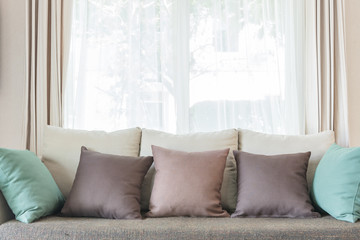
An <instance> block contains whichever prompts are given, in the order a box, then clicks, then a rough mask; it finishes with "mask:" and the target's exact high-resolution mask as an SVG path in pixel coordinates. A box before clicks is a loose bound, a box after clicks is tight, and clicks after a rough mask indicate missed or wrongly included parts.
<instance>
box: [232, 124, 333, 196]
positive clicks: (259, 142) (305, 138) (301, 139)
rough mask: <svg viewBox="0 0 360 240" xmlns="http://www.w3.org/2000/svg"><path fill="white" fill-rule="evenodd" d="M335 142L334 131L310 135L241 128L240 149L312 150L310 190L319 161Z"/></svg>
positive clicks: (265, 152) (268, 151)
mask: <svg viewBox="0 0 360 240" xmlns="http://www.w3.org/2000/svg"><path fill="white" fill-rule="evenodd" d="M334 142H335V135H334V132H333V131H324V132H321V133H317V134H309V135H276V134H265V133H259V132H254V131H250V130H245V129H239V150H242V151H244V152H249V153H255V154H263V155H276V154H288V153H299V152H307V151H310V152H311V156H310V160H309V165H308V171H307V181H308V186H309V190H310V188H311V186H312V181H313V179H314V174H315V170H316V167H317V165H318V164H319V161H320V160H321V158H322V156H323V155H324V154H325V152H326V150H327V149H328V148H329V147H330V146H331V145H332V144H333V143H334Z"/></svg>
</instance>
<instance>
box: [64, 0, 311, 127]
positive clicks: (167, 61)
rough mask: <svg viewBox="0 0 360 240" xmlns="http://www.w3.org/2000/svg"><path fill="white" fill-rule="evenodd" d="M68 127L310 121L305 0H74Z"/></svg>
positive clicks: (286, 124) (259, 124)
mask: <svg viewBox="0 0 360 240" xmlns="http://www.w3.org/2000/svg"><path fill="white" fill-rule="evenodd" d="M73 9H74V11H73V25H72V39H71V51H70V63H69V71H68V78H67V86H66V98H65V111H64V116H65V119H64V120H65V127H70V128H80V129H104V130H116V129H121V128H128V127H135V126H140V127H146V128H154V129H160V130H165V131H169V132H177V133H185V132H191V131H213V130H220V129H225V128H238V127H241V128H248V129H253V130H258V131H262V132H270V133H287V134H299V133H304V132H305V127H304V126H305V123H304V118H305V117H304V111H305V110H304V104H303V103H304V99H303V98H304V91H303V90H304V85H303V84H304V83H305V81H303V79H304V76H303V75H304V74H303V73H304V59H305V58H304V55H303V53H304V52H305V51H304V46H303V44H304V42H305V41H304V38H305V34H304V31H305V26H304V25H305V24H304V23H305V20H304V18H305V12H304V2H303V1H298V0H209V1H200V0H132V1H125V0H121V1H118V0H107V1H99V0H74V8H73Z"/></svg>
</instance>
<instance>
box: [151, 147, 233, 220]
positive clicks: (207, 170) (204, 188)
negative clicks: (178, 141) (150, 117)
mask: <svg viewBox="0 0 360 240" xmlns="http://www.w3.org/2000/svg"><path fill="white" fill-rule="evenodd" d="M229 150H230V149H224V150H216V151H206V152H190V153H188V152H182V151H175V150H170V149H165V148H161V147H157V146H152V152H153V156H154V164H155V170H156V174H155V180H154V187H153V190H152V193H151V197H150V206H149V208H150V212H148V213H147V216H148V217H170V216H190V217H228V216H229V214H228V213H227V212H226V211H225V210H223V209H222V206H221V194H220V190H221V184H222V180H223V175H224V169H225V163H226V158H227V155H228V153H229Z"/></svg>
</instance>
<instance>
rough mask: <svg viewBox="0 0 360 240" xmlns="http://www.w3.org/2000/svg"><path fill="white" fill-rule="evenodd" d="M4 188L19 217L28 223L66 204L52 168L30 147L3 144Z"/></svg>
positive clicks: (0, 172) (0, 170)
mask: <svg viewBox="0 0 360 240" xmlns="http://www.w3.org/2000/svg"><path fill="white" fill-rule="evenodd" d="M0 189H1V191H2V193H3V195H4V197H5V199H6V201H7V203H8V205H9V207H10V208H11V210H12V212H13V213H14V215H15V218H16V219H17V220H19V221H21V222H24V223H31V222H33V221H34V220H36V219H38V218H40V217H43V216H47V215H50V214H53V213H55V212H57V211H58V210H60V209H61V207H62V206H63V204H64V197H63V195H62V194H61V192H60V190H59V188H58V186H57V185H56V183H55V181H54V179H53V177H52V176H51V174H50V172H49V170H48V169H47V168H46V167H45V165H44V164H43V163H42V162H41V160H40V159H39V158H38V157H37V156H36V155H35V154H34V153H32V152H30V151H27V150H25V151H24V150H11V149H5V148H0Z"/></svg>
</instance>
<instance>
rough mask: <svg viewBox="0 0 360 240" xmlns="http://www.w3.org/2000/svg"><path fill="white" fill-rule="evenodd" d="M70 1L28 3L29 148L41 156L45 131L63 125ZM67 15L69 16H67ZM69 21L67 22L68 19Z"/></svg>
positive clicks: (30, 0) (26, 127)
mask: <svg viewBox="0 0 360 240" xmlns="http://www.w3.org/2000/svg"><path fill="white" fill-rule="evenodd" d="M71 7H72V3H71V1H70V0H64V1H60V0H59V1H47V0H28V1H27V2H26V21H27V22H26V93H25V94H26V97H25V99H26V100H27V103H26V104H27V108H26V109H27V112H26V113H25V126H24V128H25V132H26V148H27V149H29V150H31V151H33V152H35V153H36V154H38V155H41V147H42V135H43V129H44V127H45V126H46V125H47V124H51V125H55V126H62V123H63V115H62V102H63V89H64V82H65V81H64V73H65V72H66V68H67V56H68V54H67V52H68V48H69V40H68V39H69V34H70V31H69V27H70V24H71V23H70V20H69V16H70V15H69V13H71ZM65 13H66V14H65ZM65 18H66V20H65Z"/></svg>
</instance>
